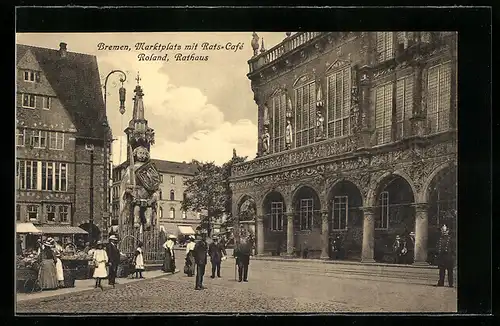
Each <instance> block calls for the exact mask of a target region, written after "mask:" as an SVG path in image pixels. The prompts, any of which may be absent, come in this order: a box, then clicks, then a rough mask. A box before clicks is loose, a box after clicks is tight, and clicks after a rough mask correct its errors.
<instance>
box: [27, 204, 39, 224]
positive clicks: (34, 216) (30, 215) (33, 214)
mask: <svg viewBox="0 0 500 326" xmlns="http://www.w3.org/2000/svg"><path fill="white" fill-rule="evenodd" d="M26 217H27V219H28V221H30V222H33V221H37V220H38V205H28V206H27V207H26Z"/></svg>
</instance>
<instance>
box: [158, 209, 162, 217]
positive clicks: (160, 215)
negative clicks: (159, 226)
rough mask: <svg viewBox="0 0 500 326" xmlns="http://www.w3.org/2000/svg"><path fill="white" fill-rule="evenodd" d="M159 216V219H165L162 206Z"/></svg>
mask: <svg viewBox="0 0 500 326" xmlns="http://www.w3.org/2000/svg"><path fill="white" fill-rule="evenodd" d="M158 216H159V218H163V207H161V206H160V210H159V213H158Z"/></svg>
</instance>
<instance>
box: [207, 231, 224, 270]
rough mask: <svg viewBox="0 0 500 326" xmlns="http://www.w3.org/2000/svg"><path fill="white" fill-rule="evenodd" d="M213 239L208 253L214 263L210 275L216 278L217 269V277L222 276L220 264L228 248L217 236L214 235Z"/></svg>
mask: <svg viewBox="0 0 500 326" xmlns="http://www.w3.org/2000/svg"><path fill="white" fill-rule="evenodd" d="M212 240H213V241H212V243H211V244H210V246H208V254H209V256H210V262H211V263H212V276H210V277H211V278H215V271H217V277H220V264H221V261H222V257H225V256H226V249H225V248H224V245H223V244H222V243H219V239H218V238H217V237H213V238H212Z"/></svg>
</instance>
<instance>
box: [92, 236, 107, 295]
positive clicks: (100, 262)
mask: <svg viewBox="0 0 500 326" xmlns="http://www.w3.org/2000/svg"><path fill="white" fill-rule="evenodd" d="M92 260H93V263H94V266H95V270H94V278H95V287H96V288H97V287H99V288H101V290H104V288H103V287H102V285H101V280H102V279H105V278H107V277H108V271H107V270H106V264H107V263H108V255H107V254H106V250H104V247H103V245H102V242H101V241H97V244H96V250H95V251H94V254H93V259H92Z"/></svg>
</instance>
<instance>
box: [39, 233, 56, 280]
mask: <svg viewBox="0 0 500 326" xmlns="http://www.w3.org/2000/svg"><path fill="white" fill-rule="evenodd" d="M54 242H55V241H54V239H52V238H48V239H47V240H46V241H45V243H44V244H43V247H42V248H43V249H40V273H39V275H38V280H39V283H40V287H41V289H42V290H53V289H57V287H58V286H57V273H56V257H55V255H54V251H53V248H54V244H55V243H54Z"/></svg>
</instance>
